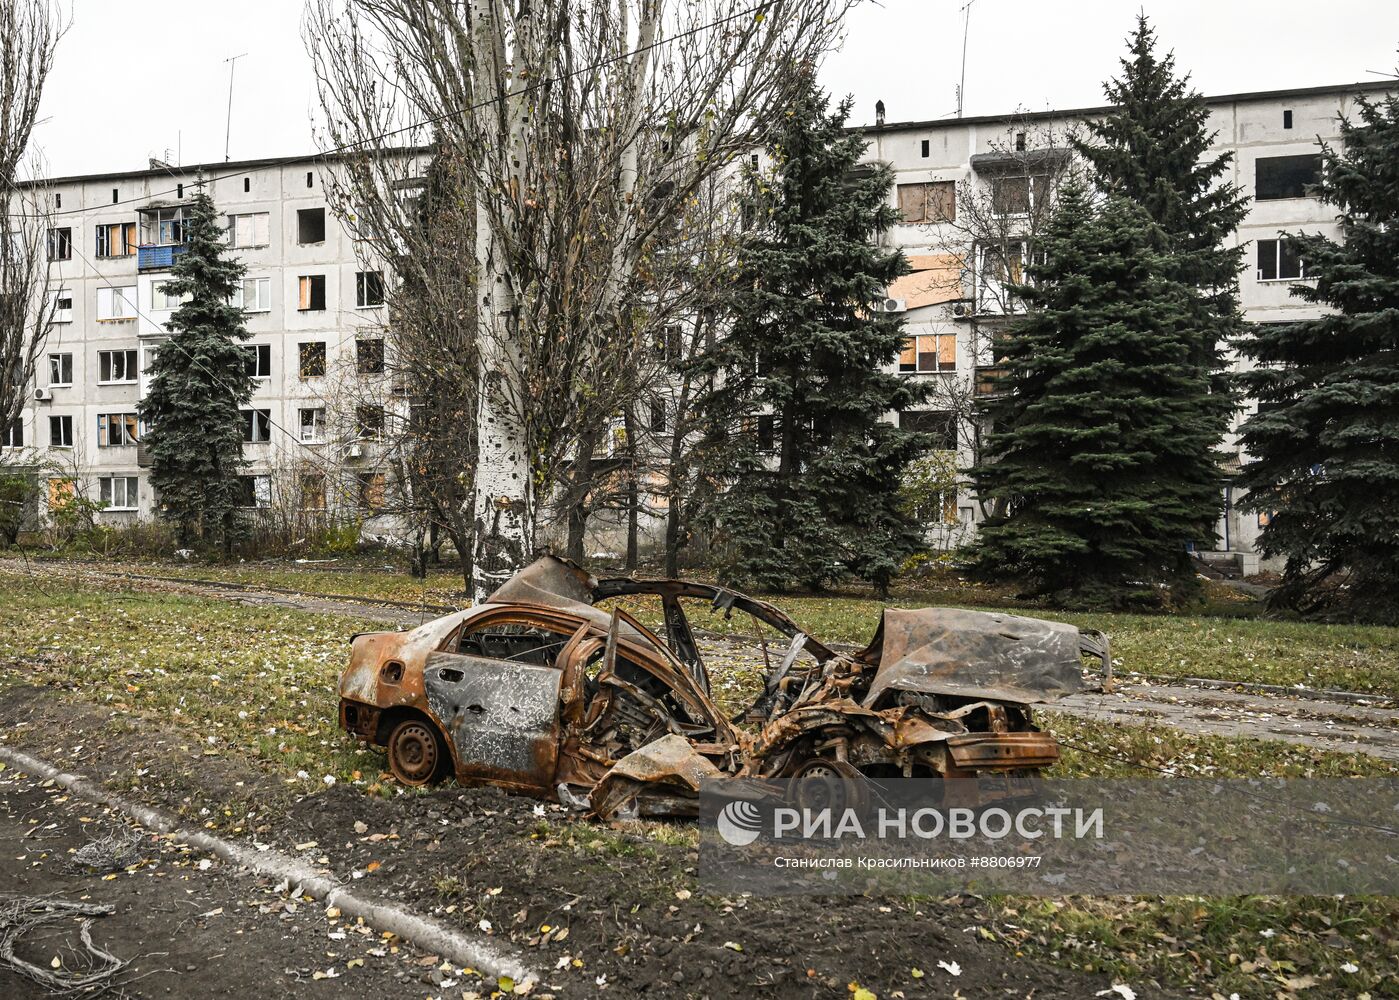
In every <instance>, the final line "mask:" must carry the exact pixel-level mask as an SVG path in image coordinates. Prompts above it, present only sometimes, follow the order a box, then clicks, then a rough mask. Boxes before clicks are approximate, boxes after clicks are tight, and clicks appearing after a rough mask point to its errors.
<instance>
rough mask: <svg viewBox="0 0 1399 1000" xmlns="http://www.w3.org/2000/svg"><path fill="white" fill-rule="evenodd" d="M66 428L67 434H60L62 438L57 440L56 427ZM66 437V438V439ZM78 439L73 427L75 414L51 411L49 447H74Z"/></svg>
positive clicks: (59, 436)
mask: <svg viewBox="0 0 1399 1000" xmlns="http://www.w3.org/2000/svg"><path fill="white" fill-rule="evenodd" d="M55 427H58V428H66V430H67V433H66V434H62V433H61V434H59V435H57V437H58V438H59V439H60V440H57V441H56V440H55V435H54V428H55ZM64 439H66V440H64ZM75 440H76V436H75V434H74V428H73V415H72V414H71V413H50V414H49V447H50V448H72V447H73V442H74V441H75Z"/></svg>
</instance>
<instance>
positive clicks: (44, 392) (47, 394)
mask: <svg viewBox="0 0 1399 1000" xmlns="http://www.w3.org/2000/svg"><path fill="white" fill-rule="evenodd" d="M51 399H53V390H52V389H46V388H44V387H42V386H40V387H38V388H36V389H35V390H34V401H35V402H36V403H47V402H48V401H49V400H51Z"/></svg>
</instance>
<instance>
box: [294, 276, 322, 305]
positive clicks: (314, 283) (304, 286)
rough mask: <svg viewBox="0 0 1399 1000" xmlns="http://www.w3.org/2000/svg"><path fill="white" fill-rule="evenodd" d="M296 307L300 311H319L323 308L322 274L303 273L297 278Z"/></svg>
mask: <svg viewBox="0 0 1399 1000" xmlns="http://www.w3.org/2000/svg"><path fill="white" fill-rule="evenodd" d="M296 308H298V309H300V310H301V311H302V312H319V311H320V310H322V309H324V308H325V275H324V274H303V275H302V276H301V277H300V278H298V279H297V303H296Z"/></svg>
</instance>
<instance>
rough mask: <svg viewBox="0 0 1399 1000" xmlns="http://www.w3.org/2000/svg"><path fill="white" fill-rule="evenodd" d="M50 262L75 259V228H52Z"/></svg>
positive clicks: (50, 234) (49, 243)
mask: <svg viewBox="0 0 1399 1000" xmlns="http://www.w3.org/2000/svg"><path fill="white" fill-rule="evenodd" d="M48 257H49V260H72V259H73V227H72V226H52V227H50V228H49V235H48Z"/></svg>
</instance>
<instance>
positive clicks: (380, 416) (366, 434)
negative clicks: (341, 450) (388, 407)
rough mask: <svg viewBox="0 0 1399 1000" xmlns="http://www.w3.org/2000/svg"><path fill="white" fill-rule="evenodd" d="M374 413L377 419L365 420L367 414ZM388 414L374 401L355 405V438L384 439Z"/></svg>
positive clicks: (363, 439) (359, 439)
mask: <svg viewBox="0 0 1399 1000" xmlns="http://www.w3.org/2000/svg"><path fill="white" fill-rule="evenodd" d="M371 412H372V413H374V414H375V415H376V416H375V419H372V420H368V421H366V420H365V417H366V415H368V414H369V413H371ZM385 421H386V416H385V412H384V408H383V407H382V406H378V405H375V404H372V403H369V404H364V405H360V406H356V407H355V440H356V441H382V440H384V427H385Z"/></svg>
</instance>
